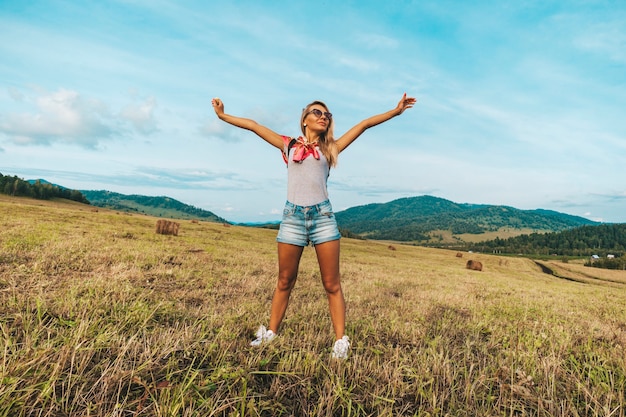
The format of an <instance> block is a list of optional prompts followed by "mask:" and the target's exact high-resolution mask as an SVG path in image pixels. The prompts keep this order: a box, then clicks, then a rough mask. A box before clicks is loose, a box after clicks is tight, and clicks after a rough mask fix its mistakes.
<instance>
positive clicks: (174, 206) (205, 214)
mask: <svg viewBox="0 0 626 417" xmlns="http://www.w3.org/2000/svg"><path fill="white" fill-rule="evenodd" d="M81 193H82V194H83V195H84V196H85V197H86V198H87V200H89V202H90V203H91V204H92V205H94V206H96V207H103V208H108V209H112V210H118V211H125V212H131V213H143V214H147V215H150V216H156V217H167V218H171V219H195V220H204V221H208V222H216V223H229V222H228V221H227V220H225V219H223V218H221V217H219V216H217V215H215V214H213V213H212V212H210V211H207V210H203V209H200V208H197V207H194V206H190V205H188V204H184V203H181V202H180V201H178V200H175V199H173V198H170V197H148V196H145V195H136V194H132V195H126V194H119V193H114V192H112V191H105V190H100V191H93V190H91V191H87V190H83V191H81Z"/></svg>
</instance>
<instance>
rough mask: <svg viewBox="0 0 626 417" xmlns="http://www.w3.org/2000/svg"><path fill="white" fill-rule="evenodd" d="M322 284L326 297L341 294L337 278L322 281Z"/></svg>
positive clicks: (339, 282)
mask: <svg viewBox="0 0 626 417" xmlns="http://www.w3.org/2000/svg"><path fill="white" fill-rule="evenodd" d="M322 283H323V284H324V290H325V291H326V294H328V295H332V294H337V293H340V292H341V281H340V280H339V277H338V276H337V277H333V278H331V279H322Z"/></svg>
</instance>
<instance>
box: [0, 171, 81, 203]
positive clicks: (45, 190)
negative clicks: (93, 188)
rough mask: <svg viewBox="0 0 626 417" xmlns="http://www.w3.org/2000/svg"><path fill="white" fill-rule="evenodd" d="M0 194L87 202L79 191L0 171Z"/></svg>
mask: <svg viewBox="0 0 626 417" xmlns="http://www.w3.org/2000/svg"><path fill="white" fill-rule="evenodd" d="M0 194H6V195H11V196H14V197H30V198H36V199H39V200H51V199H53V198H64V199H67V200H72V201H78V202H79V203H84V204H89V202H88V201H87V200H86V199H85V196H83V195H82V193H81V192H80V191H77V190H71V189H69V188H65V187H61V186H60V185H56V184H51V183H49V182H48V181H46V180H42V179H39V180H24V179H23V178H19V177H17V176H15V175H13V176H9V175H2V173H0Z"/></svg>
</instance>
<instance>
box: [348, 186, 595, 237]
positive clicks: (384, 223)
mask: <svg viewBox="0 0 626 417" xmlns="http://www.w3.org/2000/svg"><path fill="white" fill-rule="evenodd" d="M336 217H337V223H338V224H339V227H340V228H341V229H342V230H343V231H346V232H347V233H352V234H357V235H359V236H362V237H365V238H368V239H381V240H397V241H414V242H428V241H429V240H430V239H431V235H430V233H432V232H442V231H446V232H449V233H451V234H452V235H453V236H455V235H462V234H476V235H477V234H482V233H486V232H497V231H502V230H504V229H506V230H509V231H511V230H519V231H526V232H527V231H528V230H532V231H540V232H556V231H561V230H566V229H571V228H574V227H578V226H583V225H594V224H598V223H596V222H593V221H591V220H588V219H585V218H583V217H578V216H571V215H568V214H563V213H559V212H556V211H551V210H541V209H539V210H519V209H516V208H513V207H508V206H493V205H485V204H459V203H454V202H452V201H449V200H445V199H443V198H438V197H432V196H420V197H409V198H401V199H398V200H394V201H391V202H389V203H383V204H368V205H364V206H358V207H352V208H349V209H347V210H344V211H341V212H337V213H336Z"/></svg>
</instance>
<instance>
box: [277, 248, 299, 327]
mask: <svg viewBox="0 0 626 417" xmlns="http://www.w3.org/2000/svg"><path fill="white" fill-rule="evenodd" d="M303 250H304V248H303V247H302V246H295V245H290V244H288V243H280V242H279V243H278V282H277V283H276V289H275V290H274V297H273V298H272V309H271V313H270V324H269V329H270V330H272V331H273V332H274V333H278V328H279V327H280V323H282V321H283V318H284V317H285V311H287V305H288V304H289V296H290V295H291V290H292V289H293V287H294V285H295V284H296V278H297V277H298V266H299V265H300V258H301V257H302V252H303Z"/></svg>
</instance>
